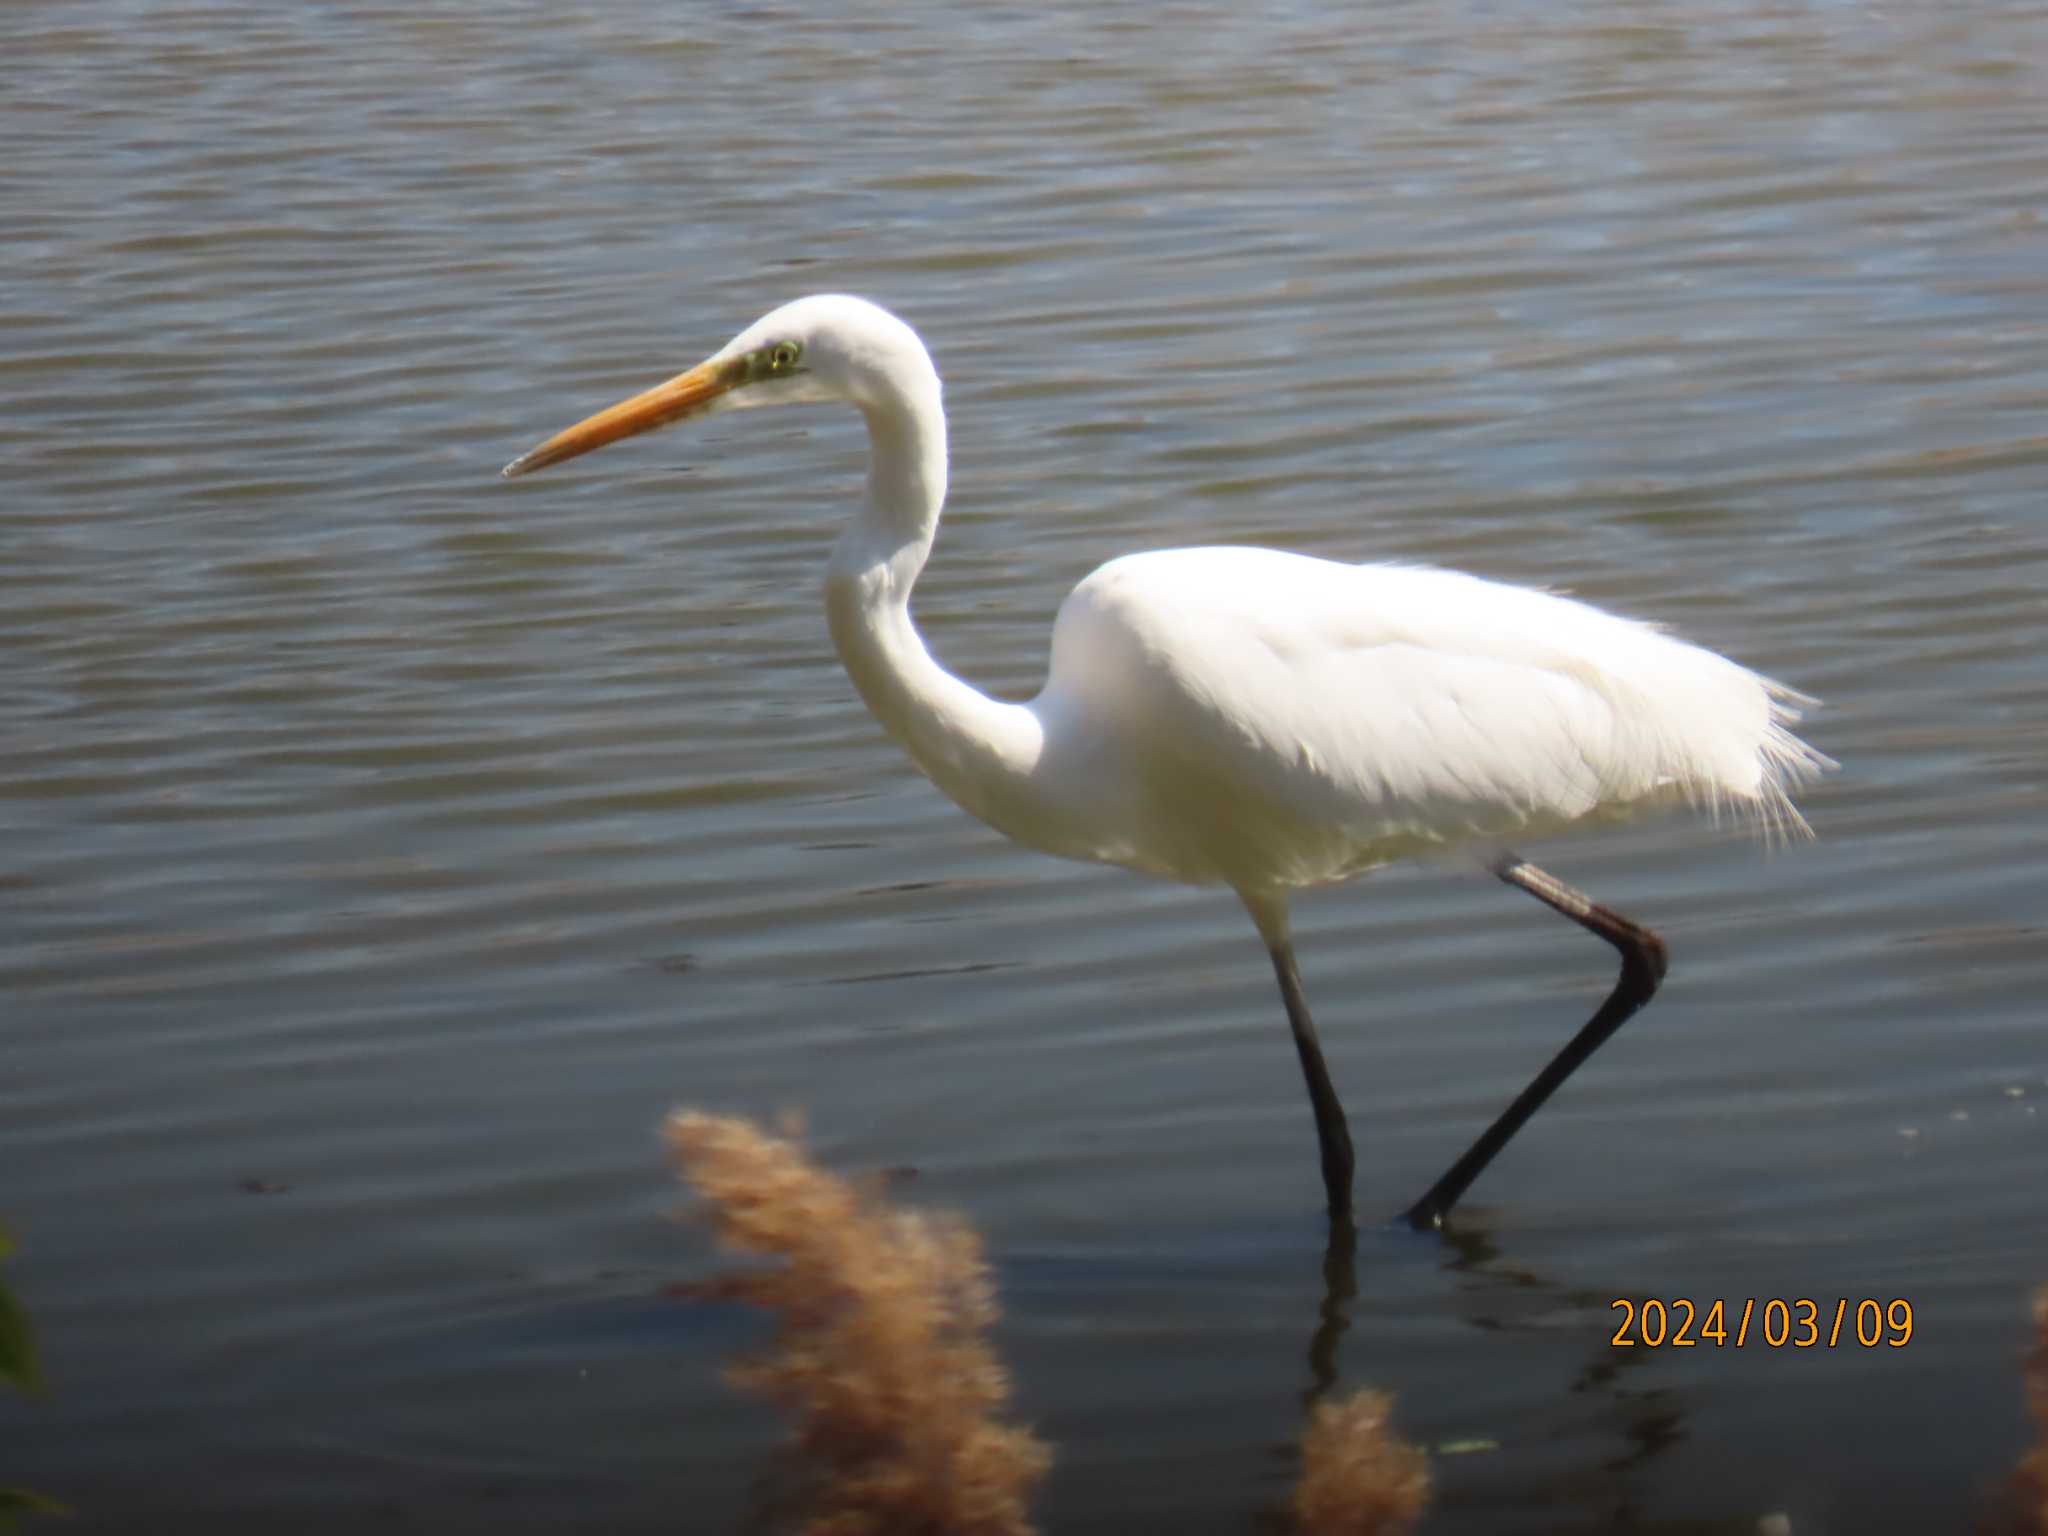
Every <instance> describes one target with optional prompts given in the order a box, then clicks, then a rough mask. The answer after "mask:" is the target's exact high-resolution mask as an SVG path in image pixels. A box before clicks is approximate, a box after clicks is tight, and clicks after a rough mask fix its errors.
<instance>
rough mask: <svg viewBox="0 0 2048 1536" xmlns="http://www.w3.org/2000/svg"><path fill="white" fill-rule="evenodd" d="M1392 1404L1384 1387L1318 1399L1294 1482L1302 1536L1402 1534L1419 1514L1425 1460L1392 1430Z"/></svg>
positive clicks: (1425, 1491)
mask: <svg viewBox="0 0 2048 1536" xmlns="http://www.w3.org/2000/svg"><path fill="white" fill-rule="evenodd" d="M1393 1406H1394V1400H1393V1399H1392V1398H1391V1397H1389V1396H1387V1394H1386V1393H1384V1392H1357V1393H1354V1394H1352V1395H1351V1396H1350V1397H1347V1398H1345V1399H1344V1401H1342V1402H1341V1403H1319V1404H1317V1405H1316V1411H1315V1415H1314V1417H1313V1418H1311V1419H1310V1420H1309V1426H1308V1428H1307V1429H1306V1430H1305V1431H1303V1433H1302V1437H1301V1481H1300V1482H1299V1483H1297V1484H1296V1485H1295V1489H1294V1523H1295V1525H1296V1526H1297V1527H1298V1528H1299V1529H1300V1530H1301V1531H1302V1532H1304V1533H1305V1536H1400V1533H1402V1532H1404V1531H1407V1530H1411V1529H1412V1528H1413V1527H1414V1525H1415V1522H1416V1521H1417V1520H1418V1519H1420V1518H1421V1516H1422V1507H1423V1505H1424V1504H1426V1503H1428V1502H1429V1460H1428V1458H1427V1457H1425V1456H1424V1455H1423V1454H1422V1452H1421V1451H1420V1450H1418V1449H1416V1448H1415V1447H1414V1446H1412V1445H1410V1444H1409V1443H1408V1442H1407V1441H1406V1440H1403V1439H1402V1438H1401V1437H1400V1436H1399V1435H1397V1434H1395V1433H1394V1431H1393V1428H1392V1426H1391V1424H1390V1423H1389V1417H1390V1414H1391V1412H1392V1409H1393Z"/></svg>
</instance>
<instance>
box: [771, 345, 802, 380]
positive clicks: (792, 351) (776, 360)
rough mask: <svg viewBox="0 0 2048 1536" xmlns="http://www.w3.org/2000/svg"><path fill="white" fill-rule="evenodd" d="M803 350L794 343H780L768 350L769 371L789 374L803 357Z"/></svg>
mask: <svg viewBox="0 0 2048 1536" xmlns="http://www.w3.org/2000/svg"><path fill="white" fill-rule="evenodd" d="M803 350H804V349H803V348H802V347H800V346H798V345H797V344H796V343H795V342H793V341H778V342H777V343H775V345H774V346H772V347H770V348H769V349H768V371H769V372H770V373H787V372H789V371H790V369H792V368H794V367H795V366H796V360H797V359H798V358H799V357H801V356H802V355H803Z"/></svg>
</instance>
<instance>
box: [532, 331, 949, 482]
mask: <svg viewBox="0 0 2048 1536" xmlns="http://www.w3.org/2000/svg"><path fill="white" fill-rule="evenodd" d="M938 387H939V376H938V373H937V371H936V370H935V369H934V368H933V367H932V362H931V357H930V355H929V354H927V353H926V351H925V349H924V343H923V342H921V341H919V340H918V339H917V333H916V332H915V331H913V330H912V329H911V328H910V327H909V326H907V325H905V324H904V323H903V322H902V321H901V320H898V319H897V318H896V317H895V316H894V315H892V314H890V313H889V311H887V310H886V309H883V308H882V307H881V306H880V305H878V304H871V303H869V302H868V301H867V300H866V299H857V298H853V297H851V296H850V295H847V294H841V293H814V294H812V295H811V296H810V297H808V298H803V299H797V300H795V301H793V302H791V303H788V304H785V305H783V306H782V307H781V308H780V309H777V310H774V311H771V312H770V313H768V314H766V315H763V316H762V317H761V318H760V319H759V320H756V321H755V322H754V323H753V324H752V325H750V326H748V327H747V328H746V329H745V330H744V331H741V332H740V333H739V335H737V336H735V337H733V339H732V340H731V341H729V342H727V343H726V344H725V345H724V346H723V347H720V348H719V349H718V350H717V351H716V352H714V353H712V355H711V356H710V357H708V358H706V359H705V360H704V361H703V362H701V363H699V364H698V365H697V366H696V367H694V368H692V369H690V370H688V371H687V372H685V373H679V374H677V375H676V376H675V377H674V378H672V379H670V380H668V381H667V382H666V383H662V384H657V385H655V386H654V388H652V389H649V390H644V391H642V392H641V393H640V394H637V395H635V396H633V397H632V398H631V399H629V400H622V401H620V402H619V403H618V404H617V405H614V406H610V407H608V408H606V409H605V410H602V411H599V412H598V413H597V414H596V415H595V416H591V417H588V418H587V419H585V420H583V421H580V422H578V423H577V424H576V425H575V426H573V427H570V428H568V429H567V430H565V431H562V432H557V433H556V434H555V435H554V436H553V437H551V438H549V439H548V440H547V441H546V442H544V443H542V444H541V445H540V446H539V447H538V448H535V449H533V450H532V451H531V452H528V453H524V454H522V455H520V456H519V457H518V458H516V459H514V460H513V461H512V462H511V463H510V464H507V465H506V466H505V468H504V471H503V473H504V474H505V476H506V477H507V478H508V479H509V478H510V477H512V476H514V475H523V474H526V473H527V472H528V471H529V470H535V469H543V468H545V467H546V466H548V465H550V464H559V463H561V462H562V461H563V460H564V459H573V458H575V457H576V456H577V455H578V454H584V453H589V452H590V451H591V450H592V449H594V448H602V447H604V446H605V445H606V444H607V443H615V442H618V441H619V440H620V439H621V438H627V437H634V436H637V435H638V434H640V433H642V432H651V431H653V430H654V429H655V428H656V427H665V426H668V425H670V424H672V423H674V422H678V421H688V420H690V419H691V418H693V417H697V416H708V415H711V414H712V413H714V412H717V411H727V410H739V409H743V408H745V407H747V406H754V405H785V404H792V403H797V402H802V401H813V400H845V401H849V402H851V403H852V404H855V405H858V406H861V407H862V408H863V409H866V408H871V407H881V406H884V405H886V404H888V403H890V402H892V401H901V400H904V399H906V397H909V396H911V395H914V394H916V393H918V392H921V391H925V390H929V391H930V392H931V395H932V398H933V400H934V401H936V399H937V392H938Z"/></svg>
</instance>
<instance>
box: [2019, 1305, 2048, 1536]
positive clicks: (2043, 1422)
mask: <svg viewBox="0 0 2048 1536" xmlns="http://www.w3.org/2000/svg"><path fill="white" fill-rule="evenodd" d="M2025 1380H2026V1386H2027V1411H2028V1412H2029V1413H2031V1414H2032V1415H2033V1417H2034V1424H2035V1427H2036V1428H2037V1429H2038V1430H2039V1431H2040V1438H2039V1439H2038V1440H2036V1441H2035V1442H2034V1448H2033V1449H2032V1450H2031V1451H2029V1452H2027V1454H2026V1455H2025V1456H2024V1457H2022V1458H2021V1459H2020V1464H2019V1469H2018V1471H2017V1472H2016V1473H2015V1474H2014V1478H2013V1481H2014V1483H2015V1484H2016V1485H2017V1490H2018V1493H2019V1500H2020V1516H2019V1529H2020V1530H2022V1531H2030V1532H2034V1533H2035V1536H2048V1286H2044V1287H2043V1288H2042V1289H2040V1290H2038V1291H2036V1292H2034V1347H2033V1348H2032V1349H2031V1350H2029V1351H2028V1352H2027V1358H2026V1362H2025Z"/></svg>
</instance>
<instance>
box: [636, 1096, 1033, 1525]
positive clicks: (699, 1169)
mask: <svg viewBox="0 0 2048 1536" xmlns="http://www.w3.org/2000/svg"><path fill="white" fill-rule="evenodd" d="M667 1134H668V1140H669V1145H670V1146H671V1147H672V1148H673V1149H674V1151H675V1154H676V1156H677V1158H678V1160H679V1161H680V1163H681V1165H682V1171H683V1175H684V1177H685V1178H686V1179H688V1181H689V1182H690V1183H691V1184H692V1185H694V1186H695V1187H696V1189H697V1191H698V1193H699V1194H701V1195H702V1196H703V1197H704V1200H705V1202H706V1207H707V1212H706V1214H707V1219H708V1220H709V1221H710V1223H711V1226H712V1228H713V1230H714V1231H715V1232H716V1233H717V1235H718V1238H719V1241H720V1242H721V1244H723V1245H724V1246H725V1247H727V1248H731V1249H736V1250H739V1251H741V1252H744V1253H751V1254H759V1255H762V1256H764V1257H768V1258H772V1259H775V1260H777V1261H778V1262H777V1263H776V1264H774V1265H773V1266H771V1267H768V1268H762V1269H747V1270H741V1271H738V1272H735V1273H732V1274H729V1275H726V1276H723V1277H721V1278H720V1279H719V1280H717V1281H715V1282H713V1284H712V1285H711V1286H709V1287H706V1288H704V1289H705V1291H706V1292H708V1293H709V1294H714V1295H718V1296H723V1297H730V1298H733V1299H736V1300H740V1301H745V1302H749V1303H751V1304H753V1305H755V1306H758V1307H761V1308H764V1309H765V1310H767V1311H768V1312H770V1313H771V1314H773V1316H774V1318H775V1320H776V1331H775V1336H774V1338H773V1339H772V1340H771V1341H770V1343H769V1344H768V1346H767V1348H766V1349H765V1350H763V1351H762V1352H761V1354H759V1355H758V1356H756V1357H755V1358H753V1359H750V1360H748V1361H745V1362H743V1363H742V1364H740V1365H737V1366H735V1367H733V1369H732V1371H731V1372H730V1376H731V1379H732V1381H733V1382H734V1383H735V1384H736V1385H738V1386H740V1387H743V1388H745V1389H746V1390H749V1391H753V1392H758V1393H760V1394H762V1395H763V1396H765V1397H767V1398H768V1399H769V1400H770V1401H772V1402H774V1403H775V1404H776V1405H777V1406H779V1407H780V1408H782V1409H783V1410H784V1411H785V1412H787V1413H788V1414H789V1415H790V1416H791V1417H792V1418H793V1419H794V1421H795V1425H796V1447H795V1449H796V1452H797V1455H796V1458H795V1462H796V1464H797V1465H798V1466H800V1467H801V1468H802V1469H803V1473H804V1486H803V1488H802V1490H801V1498H800V1501H799V1502H800V1504H801V1520H800V1529H801V1530H802V1531H803V1532H804V1536H899V1533H900V1536H1029V1533H1030V1532H1031V1531H1032V1529H1033V1527H1032V1525H1031V1523H1030V1520H1029V1519H1028V1517H1027V1516H1026V1514H1025V1500H1026V1497H1027V1495H1028V1494H1029V1493H1030V1491H1031V1489H1032V1487H1033V1485H1035V1484H1036V1483H1037V1482H1038V1481H1039V1480H1040V1479H1041V1478H1043V1477H1044V1475H1045V1473H1046V1470H1047V1468H1048V1467H1049V1466H1050V1465H1051V1462H1052V1456H1051V1453H1050V1451H1048V1450H1047V1448H1046V1447H1045V1446H1044V1445H1043V1444H1042V1443H1041V1442H1040V1441H1039V1440H1037V1439H1036V1438H1035V1437H1034V1436H1033V1435H1032V1434H1031V1433H1030V1432H1029V1431H1028V1430H1026V1429H1023V1428H1021V1427H1019V1426H1017V1425H1014V1424H1011V1423H1007V1422H1005V1421H1004V1419H1003V1417H1002V1416H1003V1414H1004V1413H1005V1412H1006V1411H1007V1409H1008V1407H1009V1400H1010V1385H1009V1380H1008V1378H1007V1376H1006V1375H1005V1374H1004V1371H1003V1368H1002V1365H1001V1363H1000V1362H999V1361H998V1360H997V1359H996V1356H995V1353H994V1351H993V1350H991V1349H990V1347H989V1344H988V1341H987V1338H986V1334H987V1330H988V1328H989V1326H990V1324H991V1323H993V1322H994V1321H995V1318H996V1314H997V1309H996V1303H995V1294H994V1290H993V1288H992V1287H991V1285H990V1283H989V1276H988V1268H987V1266H986V1265H985V1264H984V1263H983V1261H982V1256H981V1243H980V1240H979V1239H978V1238H977V1237H976V1236H975V1234H974V1232H973V1231H972V1230H971V1229H970V1228H969V1227H968V1226H967V1225H966V1224H965V1223H964V1222H962V1221H960V1220H958V1219H957V1218H954V1217H951V1216H944V1215H935V1214H929V1213H924V1212H916V1211H903V1210H897V1209H894V1208H892V1207H890V1206H888V1205H886V1204H885V1203H883V1201H882V1200H881V1199H880V1198H879V1195H878V1193H877V1191H876V1190H875V1189H873V1188H871V1187H863V1186H861V1185H858V1184H855V1183H853V1182H850V1181H848V1180H845V1179H841V1178H836V1177H834V1176H833V1175H831V1174H829V1173H826V1172H825V1171H823V1170H822V1169H820V1168H818V1167H817V1166H816V1165H815V1164H813V1163H812V1162H811V1161H810V1160H809V1159H808V1158H806V1157H805V1155H804V1153H803V1151H802V1149H801V1148H800V1147H798V1146H797V1145H796V1144H795V1142H794V1141H793V1140H788V1139H784V1138H781V1137H777V1136H771V1135H769V1134H768V1133H767V1132H765V1131H763V1130H762V1129H761V1128H760V1127H758V1126H756V1125H754V1124H752V1123H751V1122H749V1121H746V1120H742V1119H736V1118H726V1117H722V1116H716V1115H703V1114H694V1113H687V1112H679V1113H677V1114H675V1115H672V1116H670V1118H669V1122H668V1128H667Z"/></svg>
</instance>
